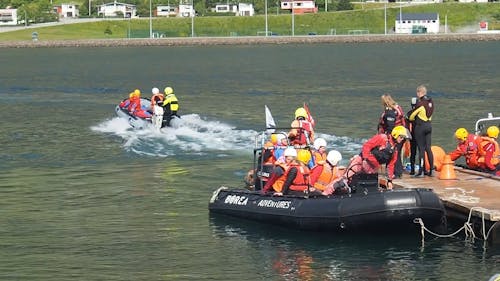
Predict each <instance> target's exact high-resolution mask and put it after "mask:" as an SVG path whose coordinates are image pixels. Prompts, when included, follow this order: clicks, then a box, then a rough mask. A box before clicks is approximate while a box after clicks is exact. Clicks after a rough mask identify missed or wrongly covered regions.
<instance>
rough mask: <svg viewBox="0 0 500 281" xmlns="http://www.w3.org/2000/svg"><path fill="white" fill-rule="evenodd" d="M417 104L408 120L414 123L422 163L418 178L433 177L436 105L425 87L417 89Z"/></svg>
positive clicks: (421, 86)
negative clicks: (433, 138) (426, 168)
mask: <svg viewBox="0 0 500 281" xmlns="http://www.w3.org/2000/svg"><path fill="white" fill-rule="evenodd" d="M417 98H418V101H417V104H416V105H415V108H414V109H413V110H412V111H411V112H410V115H409V117H408V120H410V122H414V124H415V128H414V129H413V130H414V134H415V140H416V142H417V146H418V157H419V158H418V159H419V163H420V169H419V171H418V173H417V174H415V176H416V177H422V176H423V175H427V176H432V169H433V168H434V156H433V155H432V150H431V134H432V124H431V120H432V114H433V113H434V103H433V101H432V98H431V97H429V96H427V88H426V87H425V86H424V85H420V86H418V87H417ZM425 153H427V159H428V161H429V163H428V164H429V165H428V167H429V171H425V167H426V165H425V164H426V163H425V162H424V161H425V160H426V157H425Z"/></svg>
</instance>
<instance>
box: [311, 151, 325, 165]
mask: <svg viewBox="0 0 500 281" xmlns="http://www.w3.org/2000/svg"><path fill="white" fill-rule="evenodd" d="M326 155H327V154H326V153H323V154H321V153H319V151H314V153H313V157H314V164H315V165H323V164H324V163H325V162H326Z"/></svg>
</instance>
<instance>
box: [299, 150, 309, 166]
mask: <svg viewBox="0 0 500 281" xmlns="http://www.w3.org/2000/svg"><path fill="white" fill-rule="evenodd" d="M297 160H299V161H300V162H302V163H304V164H307V163H309V161H311V152H310V151H309V150H307V149H300V150H299V151H298V152H297Z"/></svg>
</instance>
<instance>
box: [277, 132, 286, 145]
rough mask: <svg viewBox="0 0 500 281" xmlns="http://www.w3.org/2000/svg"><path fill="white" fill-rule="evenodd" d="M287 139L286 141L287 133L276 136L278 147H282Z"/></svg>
mask: <svg viewBox="0 0 500 281" xmlns="http://www.w3.org/2000/svg"><path fill="white" fill-rule="evenodd" d="M285 139H286V133H279V134H277V135H276V143H277V144H278V145H282V143H283V140H285Z"/></svg>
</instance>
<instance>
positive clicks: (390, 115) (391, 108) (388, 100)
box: [378, 94, 406, 178]
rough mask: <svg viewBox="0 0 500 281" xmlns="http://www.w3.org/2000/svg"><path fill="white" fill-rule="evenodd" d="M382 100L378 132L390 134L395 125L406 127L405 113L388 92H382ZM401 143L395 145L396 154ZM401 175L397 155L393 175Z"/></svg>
mask: <svg viewBox="0 0 500 281" xmlns="http://www.w3.org/2000/svg"><path fill="white" fill-rule="evenodd" d="M380 100H381V101H382V106H383V108H384V111H383V112H382V114H381V115H380V120H379V122H378V133H379V134H386V135H390V134H391V132H392V129H394V127H396V126H403V127H406V124H405V123H406V120H405V113H404V111H403V108H402V107H401V106H400V105H399V104H397V103H396V102H395V101H394V99H393V98H392V96H391V95H390V94H383V95H382V96H381V97H380ZM403 144H404V142H403V143H398V144H397V145H396V150H397V151H398V155H401V149H402V148H403ZM402 175H403V163H402V162H401V157H398V159H397V160H396V164H395V167H394V176H395V177H396V178H401V176H402Z"/></svg>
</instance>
